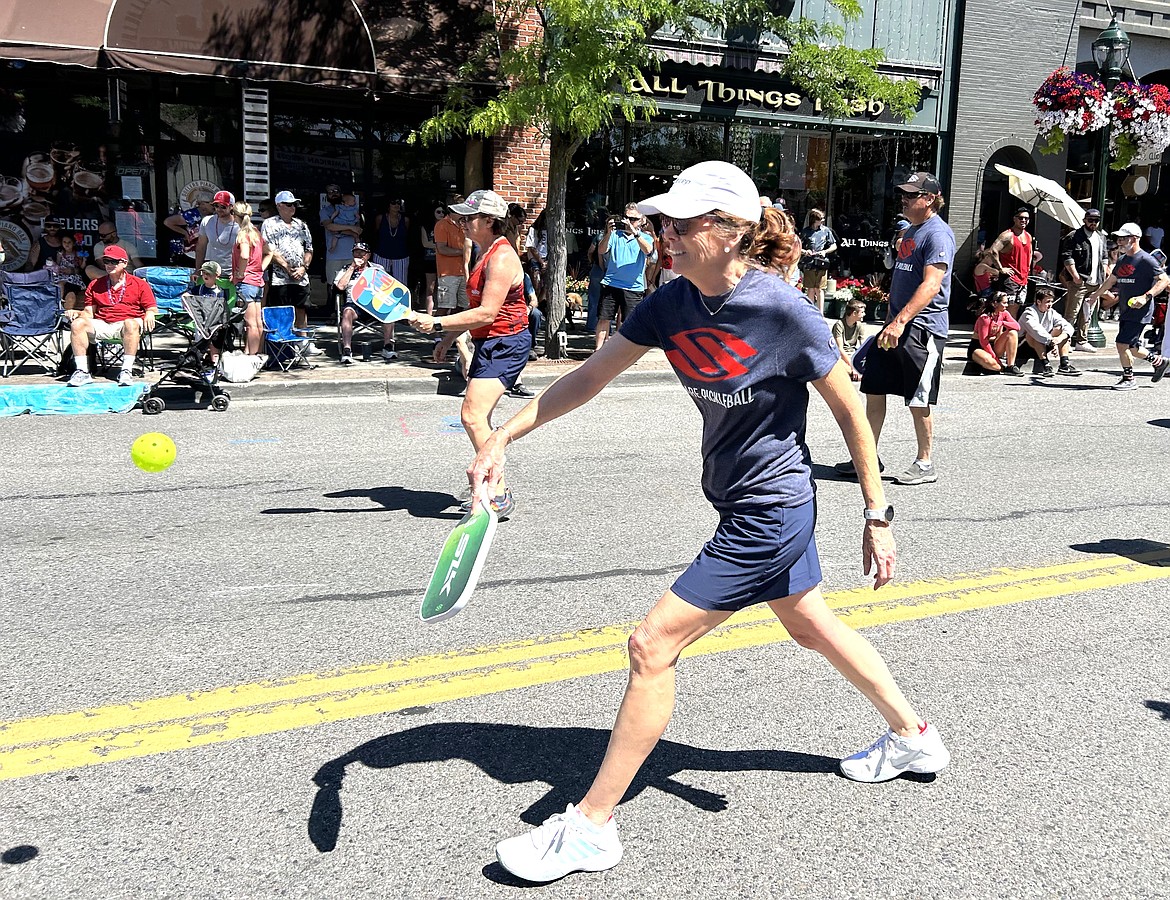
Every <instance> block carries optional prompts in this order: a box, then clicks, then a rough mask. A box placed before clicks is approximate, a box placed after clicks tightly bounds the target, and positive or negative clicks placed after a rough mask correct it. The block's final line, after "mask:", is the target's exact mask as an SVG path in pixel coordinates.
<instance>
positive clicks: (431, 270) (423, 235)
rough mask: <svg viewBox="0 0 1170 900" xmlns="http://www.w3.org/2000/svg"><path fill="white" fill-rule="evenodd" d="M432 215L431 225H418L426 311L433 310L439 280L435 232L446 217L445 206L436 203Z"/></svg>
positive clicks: (431, 311) (430, 311)
mask: <svg viewBox="0 0 1170 900" xmlns="http://www.w3.org/2000/svg"><path fill="white" fill-rule="evenodd" d="M432 215H433V216H434V219H433V220H432V222H431V225H430V226H429V227H428V226H426V225H420V226H419V235H418V236H419V240H420V241H422V246H423V293H424V294H425V296H424V297H423V306H424V308H425V309H426V311H427V312H428V313H433V312H434V311H435V286H436V285H437V284H438V282H439V264H438V251H437V250H436V249H435V232H436V230H437V229H438V227H439V223H440V222H442V221H443V220H444V219H445V218H447V207H446V206H445V205H444V204H442V203H436V204H435V205H434V208H433V212H432Z"/></svg>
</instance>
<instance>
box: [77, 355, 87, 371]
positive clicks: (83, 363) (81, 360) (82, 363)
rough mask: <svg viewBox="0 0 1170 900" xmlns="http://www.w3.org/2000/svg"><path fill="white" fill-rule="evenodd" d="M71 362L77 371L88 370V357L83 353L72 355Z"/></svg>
mask: <svg viewBox="0 0 1170 900" xmlns="http://www.w3.org/2000/svg"><path fill="white" fill-rule="evenodd" d="M73 362H74V364H75V365H76V366H77V371H78V372H88V371H89V357H88V356H86V355H85V354H84V353H83V354H81V356H75V357H73Z"/></svg>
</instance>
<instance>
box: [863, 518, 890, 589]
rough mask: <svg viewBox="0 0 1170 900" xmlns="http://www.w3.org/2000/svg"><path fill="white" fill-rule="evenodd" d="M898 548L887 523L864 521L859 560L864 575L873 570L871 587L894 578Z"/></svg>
mask: <svg viewBox="0 0 1170 900" xmlns="http://www.w3.org/2000/svg"><path fill="white" fill-rule="evenodd" d="M897 556H898V548H897V546H896V545H895V544H894V533H893V531H892V530H891V529H890V526H889V525H885V524H881V523H878V522H866V523H865V531H864V532H863V533H862V537H861V561H862V565H863V571H864V573H865V574H866V575H868V574H869V573H870V570H871V569H872V570H873V589H874V590H875V591H876V590H877V589H878V588H880V587H881V586H882V585H884V584H889V583H890V582H891V581H893V580H894V569H895V567H896V564H897Z"/></svg>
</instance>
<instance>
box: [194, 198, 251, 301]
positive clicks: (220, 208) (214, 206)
mask: <svg viewBox="0 0 1170 900" xmlns="http://www.w3.org/2000/svg"><path fill="white" fill-rule="evenodd" d="M235 205H236V198H235V197H234V196H233V195H232V193H231V192H230V191H219V192H217V193H216V195H215V196H214V197H212V198H211V210H212V214H211V215H210V216H206V217H204V219H203V221H202V222H200V223H199V238H198V239H197V240H196V241H195V271H194V272H193V273H192V275H191V277H192V278H193V279H195V281H196V283H198V279H199V272H200V271H201V270H202V268H203V264H204V263H205V262H214V263H218V264H219V269H220V271H221V272H230V271H231V268H232V252H233V251H234V250H235V246H236V237H237V236H238V235H239V233H240V226H239V223H238V222H236V220H235V218H234V217H233V216H232V207H233V206H235Z"/></svg>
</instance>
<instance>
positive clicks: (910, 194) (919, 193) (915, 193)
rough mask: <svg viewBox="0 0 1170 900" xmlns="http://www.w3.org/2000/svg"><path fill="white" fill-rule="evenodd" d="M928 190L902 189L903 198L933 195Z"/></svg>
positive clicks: (909, 198)
mask: <svg viewBox="0 0 1170 900" xmlns="http://www.w3.org/2000/svg"><path fill="white" fill-rule="evenodd" d="M933 196H934V194H932V193H931V192H930V191H902V199H903V200H913V199H914V198H915V197H933Z"/></svg>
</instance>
